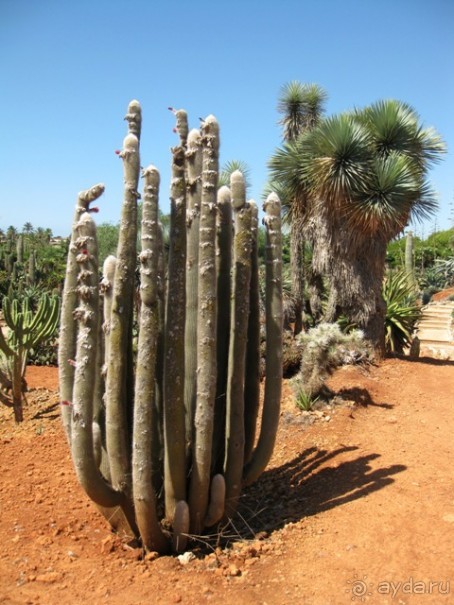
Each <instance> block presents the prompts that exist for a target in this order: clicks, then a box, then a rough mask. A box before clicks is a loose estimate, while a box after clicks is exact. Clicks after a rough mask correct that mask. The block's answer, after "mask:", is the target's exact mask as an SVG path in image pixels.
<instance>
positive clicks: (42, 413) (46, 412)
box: [32, 401, 60, 420]
mask: <svg viewBox="0 0 454 605" xmlns="http://www.w3.org/2000/svg"><path fill="white" fill-rule="evenodd" d="M59 408H60V402H59V401H57V402H56V403H51V404H50V405H48V406H47V407H45V408H43V409H42V410H39V411H38V412H36V414H34V415H33V416H32V420H40V419H42V418H47V419H48V420H54V419H56V418H59V417H60V412H59ZM51 412H55V414H52V413H51Z"/></svg>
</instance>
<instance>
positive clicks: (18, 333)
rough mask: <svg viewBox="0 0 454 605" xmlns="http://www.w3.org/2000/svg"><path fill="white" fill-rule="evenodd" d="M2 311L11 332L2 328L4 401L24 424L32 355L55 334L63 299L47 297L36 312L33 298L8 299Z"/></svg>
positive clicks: (0, 379) (0, 381)
mask: <svg viewBox="0 0 454 605" xmlns="http://www.w3.org/2000/svg"><path fill="white" fill-rule="evenodd" d="M2 309H3V318H4V320H5V323H6V326H7V328H8V330H9V333H8V335H7V336H5V335H4V334H3V332H2V330H1V329H0V351H1V352H2V353H3V355H4V356H5V357H6V371H4V370H0V385H1V387H2V390H0V402H2V403H4V404H6V405H8V406H10V407H12V408H13V410H14V418H15V420H16V422H22V420H23V412H22V401H23V393H24V390H25V385H24V376H25V368H26V364H27V356H28V352H29V351H30V350H31V349H33V348H35V347H36V346H37V345H38V344H39V343H41V342H42V341H44V340H46V339H48V338H50V337H51V336H52V335H53V334H54V332H55V330H56V329H57V326H58V321H59V312H60V299H59V298H58V297H57V296H53V297H49V296H48V295H47V294H44V295H43V296H42V297H41V298H40V301H39V304H38V308H37V310H36V312H35V313H34V312H33V311H32V309H31V304H30V299H29V298H24V300H23V301H22V303H20V302H19V301H18V300H17V299H14V300H11V299H10V298H9V297H8V296H5V297H4V298H3V304H2ZM8 392H10V393H11V395H9V394H8Z"/></svg>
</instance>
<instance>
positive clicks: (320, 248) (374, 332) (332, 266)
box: [311, 212, 386, 358]
mask: <svg viewBox="0 0 454 605" xmlns="http://www.w3.org/2000/svg"><path fill="white" fill-rule="evenodd" d="M311 228H312V236H313V244H314V247H313V257H312V263H313V268H314V272H315V273H316V274H323V273H324V274H325V275H327V276H328V277H329V280H330V294H329V300H328V306H327V309H326V312H325V316H324V319H325V321H330V322H331V321H336V320H337V319H338V317H339V316H340V315H341V314H343V315H345V317H346V319H347V321H348V322H349V323H351V324H354V325H356V326H357V327H358V328H360V329H362V330H363V331H364V336H365V339H366V340H367V341H368V342H369V343H370V344H371V346H372V347H373V349H374V353H375V355H376V357H377V358H382V357H384V355H385V317H386V304H385V302H384V300H383V295H382V283H383V276H384V272H385V259H386V240H385V239H382V238H378V237H370V236H362V237H359V235H358V233H357V232H356V233H353V232H352V230H351V229H350V228H349V226H348V224H347V221H346V220H345V219H344V218H343V217H339V215H336V214H335V213H334V212H331V213H329V214H328V212H327V213H326V215H325V216H323V215H322V214H321V213H319V214H318V215H317V216H314V217H311Z"/></svg>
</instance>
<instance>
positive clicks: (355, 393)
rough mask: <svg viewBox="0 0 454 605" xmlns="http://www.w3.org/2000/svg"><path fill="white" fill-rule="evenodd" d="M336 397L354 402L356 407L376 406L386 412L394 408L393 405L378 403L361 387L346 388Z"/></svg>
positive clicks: (338, 392)
mask: <svg viewBox="0 0 454 605" xmlns="http://www.w3.org/2000/svg"><path fill="white" fill-rule="evenodd" d="M336 397H338V398H340V399H343V400H350V401H354V402H355V403H356V405H360V406H362V407H369V406H375V407H377V408H383V409H385V410H391V409H393V407H394V405H393V404H392V403H384V402H382V403H377V402H376V401H374V400H373V399H372V397H371V395H370V393H369V391H368V390H367V389H363V388H361V387H350V388H347V387H344V388H342V389H340V390H339V391H337V393H336Z"/></svg>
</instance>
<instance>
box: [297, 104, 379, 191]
mask: <svg viewBox="0 0 454 605" xmlns="http://www.w3.org/2000/svg"><path fill="white" fill-rule="evenodd" d="M370 161H371V148H370V137H369V134H368V132H367V130H366V129H365V128H363V127H362V126H361V125H360V124H359V123H357V122H356V121H355V119H354V118H353V116H351V115H348V114H341V115H337V116H333V117H330V118H328V119H326V120H324V121H323V122H321V123H320V124H319V126H317V128H315V129H314V130H313V131H312V132H310V133H309V134H308V136H307V137H306V139H305V145H304V150H303V153H302V156H301V171H300V172H301V176H300V178H303V179H306V180H307V181H308V182H309V183H310V184H311V187H312V189H313V190H315V191H316V192H317V193H319V194H321V195H323V196H327V197H329V198H330V199H332V200H336V201H337V200H339V199H343V198H344V197H345V196H347V197H350V196H351V195H353V194H355V193H356V192H357V191H358V190H359V189H361V187H363V186H364V182H365V180H366V177H367V174H368V167H369V164H370Z"/></svg>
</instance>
